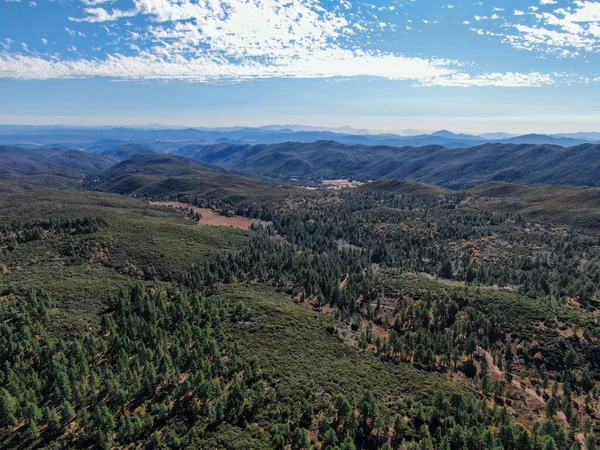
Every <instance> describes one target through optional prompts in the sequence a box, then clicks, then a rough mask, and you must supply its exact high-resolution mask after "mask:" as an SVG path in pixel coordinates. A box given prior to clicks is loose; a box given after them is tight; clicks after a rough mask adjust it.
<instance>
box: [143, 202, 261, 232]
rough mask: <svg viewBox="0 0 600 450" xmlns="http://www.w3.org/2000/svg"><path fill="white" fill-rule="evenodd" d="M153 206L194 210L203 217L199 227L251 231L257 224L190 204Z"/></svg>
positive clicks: (169, 203)
mask: <svg viewBox="0 0 600 450" xmlns="http://www.w3.org/2000/svg"><path fill="white" fill-rule="evenodd" d="M150 204H151V205H157V206H169V207H171V208H178V209H188V210H189V209H190V208H191V209H192V210H193V211H194V212H195V213H199V214H200V215H201V216H202V219H200V222H198V225H213V226H222V227H235V228H242V229H244V230H249V229H250V227H251V226H252V224H253V223H254V222H255V221H254V220H250V219H247V218H245V217H240V216H231V217H227V216H222V215H220V214H217V213H216V212H214V211H213V210H212V209H209V208H198V207H196V206H193V205H190V204H188V203H182V202H150Z"/></svg>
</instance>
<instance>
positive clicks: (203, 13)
mask: <svg viewBox="0 0 600 450" xmlns="http://www.w3.org/2000/svg"><path fill="white" fill-rule="evenodd" d="M81 1H82V2H83V4H84V5H85V7H84V9H83V12H84V14H83V15H82V16H81V17H71V18H70V19H71V20H72V21H74V22H87V23H90V24H99V25H97V26H100V27H104V28H105V29H106V32H107V33H108V34H111V35H113V34H114V32H113V31H111V30H110V29H109V28H108V27H107V26H111V24H110V23H109V22H117V21H121V22H120V24H123V23H124V22H125V21H126V20H122V19H127V18H131V17H134V16H138V19H140V20H136V21H135V22H136V23H138V22H143V23H144V25H143V26H142V27H141V28H136V29H135V31H134V32H129V33H127V34H125V35H121V36H119V39H120V40H122V42H123V45H122V46H121V47H120V48H121V51H122V52H125V50H124V49H127V53H126V54H125V53H123V54H120V53H114V54H107V55H105V56H104V57H103V58H85V57H83V56H71V57H69V58H65V59H61V58H59V57H58V56H56V55H41V54H16V53H8V52H7V51H5V52H0V77H4V78H19V79H50V78H82V77H108V78H114V79H133V80H142V79H158V80H186V81H195V82H231V81H233V82H235V81H241V80H247V79H257V78H276V77H282V78H334V77H339V78H345V77H354V76H372V77H381V78H387V79H391V80H406V81H410V82H413V83H415V84H417V85H426V86H431V85H440V86H539V85H543V84H551V83H553V80H552V79H551V77H549V76H546V75H542V74H539V73H535V72H534V73H525V74H520V73H490V74H478V75H471V74H468V73H466V72H465V71H464V67H465V66H464V65H462V64H461V63H459V62H457V61H449V60H445V59H440V58H426V57H409V56H405V55H402V54H395V53H388V52H382V51H379V50H377V49H376V48H373V47H374V45H373V43H372V42H373V40H372V34H370V33H373V32H375V31H376V30H381V29H382V28H383V27H384V26H385V28H386V29H389V28H391V24H389V23H388V22H383V21H381V20H379V19H377V18H376V17H375V18H372V20H370V21H367V20H366V19H365V18H364V17H362V18H359V17H357V16H356V15H354V13H352V12H348V10H347V9H346V8H337V9H334V10H327V9H325V8H324V7H323V6H322V5H321V4H320V3H319V1H318V0H133V7H132V8H130V9H118V8H107V7H106V6H105V5H104V4H105V3H109V2H108V1H104V0H81ZM344 4H346V3H341V4H340V5H342V6H343V5H344ZM347 4H348V5H349V3H347ZM341 11H343V12H341ZM480 19H481V20H484V19H487V16H481V17H476V20H480ZM424 22H425V21H424ZM426 23H427V22H426ZM432 23H435V22H432ZM386 25H390V26H386ZM115 29H117V28H116V27H115ZM65 30H66V31H67V32H68V33H69V34H70V35H71V36H83V35H82V34H81V33H80V32H77V31H74V30H71V29H69V28H65ZM482 33H483V31H482ZM361 34H362V35H364V36H366V37H367V39H366V42H368V44H365V41H363V40H361V39H354V38H355V37H356V36H357V35H361ZM134 41H135V42H134ZM7 50H8V48H7ZM68 50H69V51H71V52H73V53H75V52H77V51H78V50H77V48H75V47H74V46H71V47H69V49H68Z"/></svg>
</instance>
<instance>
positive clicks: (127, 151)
mask: <svg viewBox="0 0 600 450" xmlns="http://www.w3.org/2000/svg"><path fill="white" fill-rule="evenodd" d="M157 153H160V152H159V151H157V150H155V149H153V148H152V147H149V146H147V145H143V144H122V145H117V146H115V147H113V148H111V149H108V150H105V151H103V152H102V155H103V156H107V157H110V158H117V159H119V160H121V161H122V160H124V159H127V158H129V157H131V156H133V155H155V154H157Z"/></svg>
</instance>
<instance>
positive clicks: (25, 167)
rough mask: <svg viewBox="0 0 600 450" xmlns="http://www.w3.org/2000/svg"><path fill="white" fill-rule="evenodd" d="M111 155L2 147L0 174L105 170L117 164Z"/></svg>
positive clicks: (65, 150) (64, 150)
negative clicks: (59, 170)
mask: <svg viewBox="0 0 600 450" xmlns="http://www.w3.org/2000/svg"><path fill="white" fill-rule="evenodd" d="M115 162H116V160H115V159H114V158H111V157H109V156H102V155H95V154H92V153H86V152H82V151H78V150H68V149H56V148H52V149H36V150H30V149H25V148H20V147H0V174H20V175H24V174H34V173H41V172H48V171H50V170H56V169H69V170H73V171H77V172H83V173H93V172H100V171H102V170H105V169H107V168H109V167H111V166H113V165H114V164H115Z"/></svg>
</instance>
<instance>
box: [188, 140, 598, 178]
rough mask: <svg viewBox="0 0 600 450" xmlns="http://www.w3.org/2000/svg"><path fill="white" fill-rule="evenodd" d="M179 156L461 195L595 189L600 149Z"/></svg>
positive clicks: (332, 148) (265, 148)
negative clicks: (492, 185)
mask: <svg viewBox="0 0 600 450" xmlns="http://www.w3.org/2000/svg"><path fill="white" fill-rule="evenodd" d="M178 153H179V154H180V155H183V156H186V157H189V158H193V159H196V160H199V161H203V162H208V163H211V164H215V165H218V166H220V167H224V168H226V169H230V170H240V171H242V170H243V171H245V172H249V173H254V174H263V175H267V176H271V177H276V176H280V177H300V178H310V177H313V178H348V177H353V178H358V179H362V180H379V179H386V178H394V179H406V180H414V181H421V182H425V183H431V184H437V185H440V186H445V187H448V188H452V189H466V188H470V187H472V186H476V185H479V184H483V183H487V182H490V181H505V182H512V183H522V184H534V183H549V184H569V185H574V186H600V144H582V145H578V146H573V147H568V148H566V147H561V146H558V145H535V144H500V143H493V144H489V143H486V144H482V145H477V146H474V147H469V148H454V149H452V148H446V147H442V146H439V145H428V146H423V147H410V146H407V147H392V146H384V145H378V146H365V145H347V144H341V143H339V142H335V141H318V142H313V143H298V142H288V143H283V144H271V145H263V144H261V145H255V146H251V145H232V144H216V145H208V146H197V145H196V146H187V147H184V148H182V149H180V150H179V151H178Z"/></svg>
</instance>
